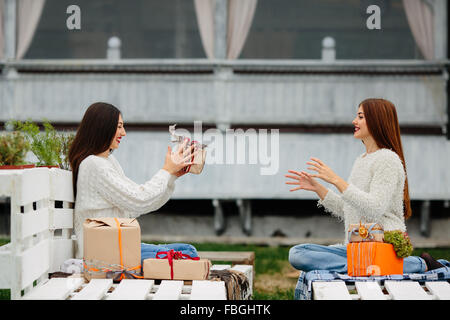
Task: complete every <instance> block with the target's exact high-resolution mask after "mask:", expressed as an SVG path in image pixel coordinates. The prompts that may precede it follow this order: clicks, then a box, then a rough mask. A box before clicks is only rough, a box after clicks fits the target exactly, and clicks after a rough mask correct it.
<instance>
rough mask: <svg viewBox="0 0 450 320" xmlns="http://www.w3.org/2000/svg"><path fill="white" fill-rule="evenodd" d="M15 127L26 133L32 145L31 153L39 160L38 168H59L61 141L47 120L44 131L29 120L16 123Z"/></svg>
mask: <svg viewBox="0 0 450 320" xmlns="http://www.w3.org/2000/svg"><path fill="white" fill-rule="evenodd" d="M13 123H14V125H15V127H16V128H17V129H18V130H19V131H21V132H23V133H24V135H25V137H26V138H27V140H28V142H29V143H30V145H31V152H33V153H34V155H35V156H36V157H37V158H38V163H37V164H36V166H37V167H50V168H52V167H55V168H57V167H59V141H58V135H57V131H56V130H55V128H53V126H52V125H51V124H50V122H48V121H47V120H45V121H44V123H43V126H44V131H41V130H40V129H39V126H38V125H37V124H36V123H34V122H32V121H30V120H27V121H26V122H22V121H14V122H13Z"/></svg>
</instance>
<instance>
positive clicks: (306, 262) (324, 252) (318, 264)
mask: <svg viewBox="0 0 450 320" xmlns="http://www.w3.org/2000/svg"><path fill="white" fill-rule="evenodd" d="M289 262H290V263H291V265H292V266H293V267H294V268H296V269H298V270H302V271H306V272H308V271H311V270H328V271H335V272H337V273H347V246H344V245H338V246H323V245H319V244H310V243H306V244H299V245H296V246H294V247H292V248H291V249H290V250H289ZM425 268H426V263H425V261H424V260H423V259H422V258H420V257H415V256H409V257H407V258H404V259H403V273H422V272H425Z"/></svg>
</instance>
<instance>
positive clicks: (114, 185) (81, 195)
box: [74, 155, 177, 259]
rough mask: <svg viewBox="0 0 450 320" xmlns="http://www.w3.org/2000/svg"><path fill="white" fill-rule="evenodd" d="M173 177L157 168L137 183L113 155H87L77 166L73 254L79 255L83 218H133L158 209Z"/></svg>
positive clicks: (171, 183) (172, 186)
mask: <svg viewBox="0 0 450 320" xmlns="http://www.w3.org/2000/svg"><path fill="white" fill-rule="evenodd" d="M176 179H177V177H176V176H174V175H171V174H170V173H169V172H167V171H166V170H163V169H161V170H159V171H158V172H157V173H156V174H155V175H154V176H153V177H152V178H151V179H150V180H149V181H147V182H146V183H144V184H142V185H139V184H137V183H135V182H133V181H132V180H130V179H129V178H127V177H126V176H125V174H124V172H123V170H122V167H121V166H120V164H119V162H118V161H117V160H116V159H115V158H114V156H113V155H109V156H108V158H103V157H98V156H94V155H91V156H89V157H87V158H86V159H84V160H83V161H82V162H81V164H80V167H79V169H78V180H77V196H76V200H75V210H74V229H75V235H76V238H77V245H76V247H77V248H76V254H75V255H76V257H77V258H80V259H81V258H82V257H83V222H84V221H85V219H86V218H95V217H117V218H137V217H138V216H140V215H142V214H145V213H148V212H151V211H155V210H158V209H159V208H160V207H162V206H163V205H164V204H165V203H166V202H167V201H168V200H169V198H170V196H171V195H172V193H173V191H174V189H175V183H174V182H175V180H176Z"/></svg>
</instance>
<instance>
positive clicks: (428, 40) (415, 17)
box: [403, 0, 434, 60]
mask: <svg viewBox="0 0 450 320" xmlns="http://www.w3.org/2000/svg"><path fill="white" fill-rule="evenodd" d="M431 5H432V4H431V3H430V2H428V1H424V0H403V6H404V8H405V12H406V17H407V19H408V24H409V27H410V28H411V32H412V34H413V37H414V40H415V41H416V44H417V46H418V47H419V50H420V52H421V53H422V55H423V56H424V58H425V59H426V60H432V59H433V58H434V16H433V11H432V7H431Z"/></svg>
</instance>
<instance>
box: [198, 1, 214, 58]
mask: <svg viewBox="0 0 450 320" xmlns="http://www.w3.org/2000/svg"><path fill="white" fill-rule="evenodd" d="M194 6H195V13H196V16H197V24H198V28H199V30H200V38H201V39H202V44H203V49H204V50H205V53H206V56H207V57H208V59H214V8H215V7H214V0H194Z"/></svg>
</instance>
